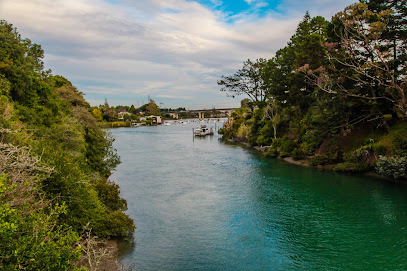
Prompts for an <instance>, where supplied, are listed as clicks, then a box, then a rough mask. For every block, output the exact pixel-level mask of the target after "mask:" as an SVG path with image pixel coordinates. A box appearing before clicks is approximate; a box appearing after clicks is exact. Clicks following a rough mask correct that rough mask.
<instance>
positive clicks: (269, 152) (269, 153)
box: [266, 147, 278, 157]
mask: <svg viewBox="0 0 407 271" xmlns="http://www.w3.org/2000/svg"><path fill="white" fill-rule="evenodd" d="M266 156H268V157H277V156H278V150H277V148H275V147H270V148H269V149H268V150H267V152H266Z"/></svg>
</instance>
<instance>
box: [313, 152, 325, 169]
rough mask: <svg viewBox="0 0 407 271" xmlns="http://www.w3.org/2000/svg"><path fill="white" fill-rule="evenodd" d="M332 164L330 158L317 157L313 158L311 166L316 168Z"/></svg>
mask: <svg viewBox="0 0 407 271" xmlns="http://www.w3.org/2000/svg"><path fill="white" fill-rule="evenodd" d="M329 162H330V160H329V158H328V156H326V155H315V156H314V157H312V158H311V165H313V166H314V167H315V166H323V165H326V164H328V163H329Z"/></svg>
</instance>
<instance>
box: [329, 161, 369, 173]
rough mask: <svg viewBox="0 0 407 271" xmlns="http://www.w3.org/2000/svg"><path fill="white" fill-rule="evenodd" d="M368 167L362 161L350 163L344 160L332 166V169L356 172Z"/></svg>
mask: <svg viewBox="0 0 407 271" xmlns="http://www.w3.org/2000/svg"><path fill="white" fill-rule="evenodd" d="M368 169H369V167H368V166H367V165H366V164H364V163H352V162H344V163H340V164H337V165H336V166H335V168H334V171H337V172H346V173H358V172H364V171H366V170H368Z"/></svg>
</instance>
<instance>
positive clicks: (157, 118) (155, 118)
mask: <svg viewBox="0 0 407 271" xmlns="http://www.w3.org/2000/svg"><path fill="white" fill-rule="evenodd" d="M148 119H151V120H152V123H153V124H161V123H162V120H161V117H160V116H153V115H151V116H146V117H141V118H140V121H146V120H148Z"/></svg>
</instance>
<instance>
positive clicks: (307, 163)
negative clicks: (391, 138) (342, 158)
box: [224, 139, 407, 183]
mask: <svg viewBox="0 0 407 271" xmlns="http://www.w3.org/2000/svg"><path fill="white" fill-rule="evenodd" d="M224 140H226V141H228V142H230V143H233V144H236V145H239V146H242V147H244V148H249V149H253V150H256V152H258V153H260V154H262V155H264V156H267V157H270V156H269V155H268V154H267V151H268V149H269V148H270V146H252V145H250V144H249V143H247V142H245V141H242V140H238V139H224ZM313 157H315V156H307V157H305V158H303V159H298V160H296V159H294V158H292V157H281V156H276V157H272V158H277V159H280V160H283V161H285V162H287V163H290V164H293V165H297V166H301V167H309V168H316V169H319V170H326V171H335V172H336V170H335V167H336V166H337V165H338V164H326V165H318V166H313V165H312V162H311V159H312V158H313ZM342 173H343V172H342ZM347 173H348V174H352V175H363V176H369V177H374V178H378V179H382V180H385V181H389V182H401V183H407V181H406V180H397V181H396V180H394V179H392V178H390V177H387V176H384V175H380V174H378V173H376V172H375V171H372V170H368V171H363V172H353V173H352V172H347Z"/></svg>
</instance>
